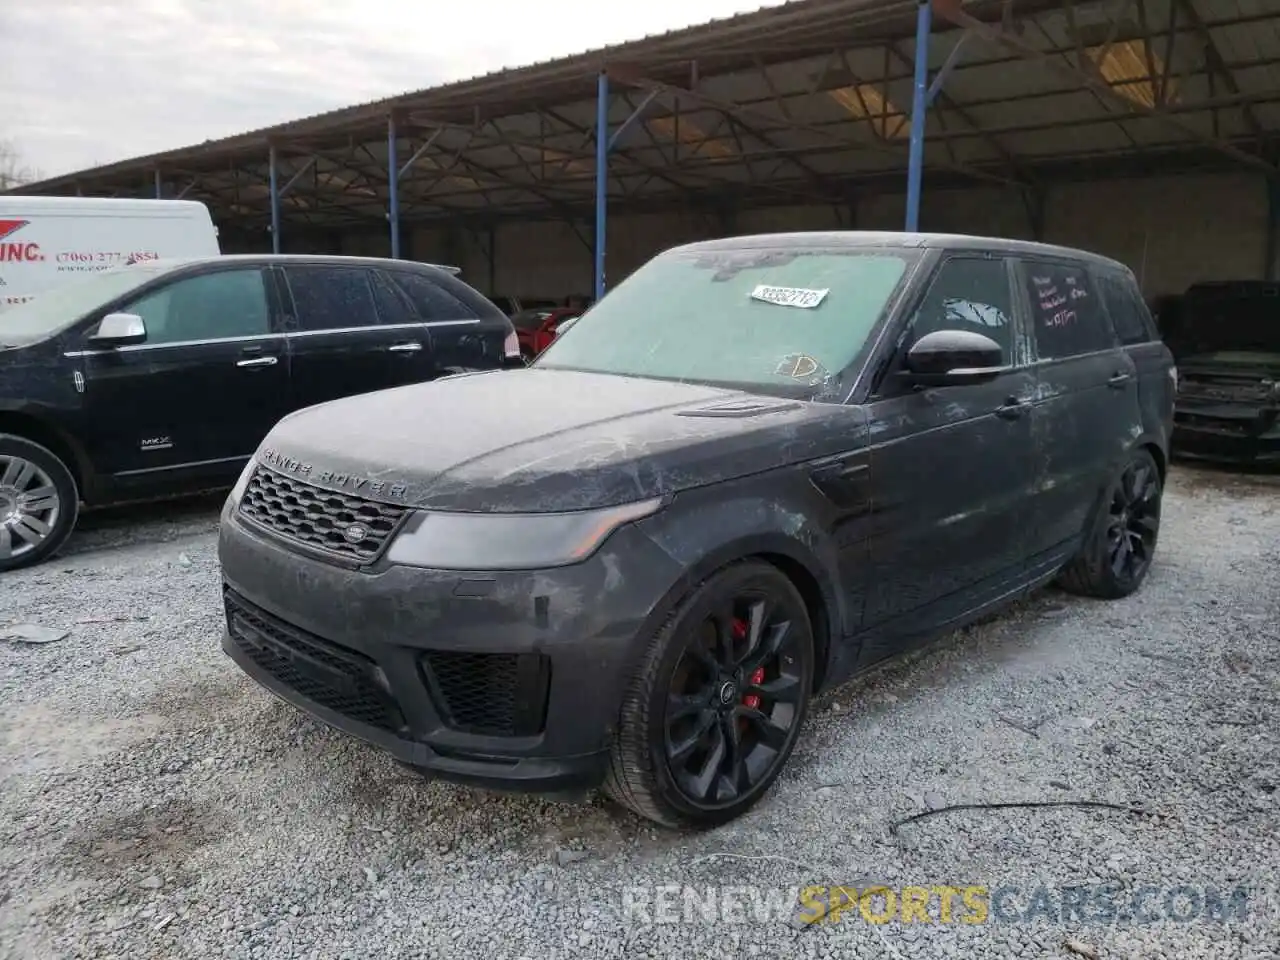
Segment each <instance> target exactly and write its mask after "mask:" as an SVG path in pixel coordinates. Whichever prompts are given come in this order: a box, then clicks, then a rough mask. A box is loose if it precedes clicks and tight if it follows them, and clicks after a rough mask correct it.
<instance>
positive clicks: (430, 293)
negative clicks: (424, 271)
mask: <svg viewBox="0 0 1280 960" xmlns="http://www.w3.org/2000/svg"><path fill="white" fill-rule="evenodd" d="M391 277H392V279H393V280H394V281H395V284H396V286H398V287H399V288H400V289H401V290H403V291H404V293H405V295H406V296H407V297H408V298H409V300H410V302H412V303H413V306H414V309H415V310H417V311H418V316H420V317H421V318H422V319H423V320H425V321H426V322H427V323H438V322H440V321H442V320H474V319H476V315H475V311H473V310H472V309H471V308H470V307H468V306H467V305H466V304H465V303H463V302H462V301H461V300H459V299H458V298H457V297H455V296H454V295H453V294H452V293H450V292H449V291H448V290H445V289H444V288H443V287H441V286H440V285H439V284H438V283H436V282H435V281H434V280H432V279H431V278H430V277H424V276H422V275H421V274H418V273H408V272H405V273H393V274H392V275H391Z"/></svg>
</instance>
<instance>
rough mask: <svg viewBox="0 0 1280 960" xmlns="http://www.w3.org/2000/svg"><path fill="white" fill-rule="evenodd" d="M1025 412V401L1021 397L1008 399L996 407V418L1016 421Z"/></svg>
mask: <svg viewBox="0 0 1280 960" xmlns="http://www.w3.org/2000/svg"><path fill="white" fill-rule="evenodd" d="M1026 412H1027V401H1025V400H1023V399H1022V398H1021V397H1010V398H1009V399H1007V400H1006V401H1005V402H1004V403H1002V404H1000V406H998V407H996V416H997V417H999V418H1000V419H1002V420H1017V419H1018V418H1019V417H1020V416H1022V415H1023V414H1024V413H1026Z"/></svg>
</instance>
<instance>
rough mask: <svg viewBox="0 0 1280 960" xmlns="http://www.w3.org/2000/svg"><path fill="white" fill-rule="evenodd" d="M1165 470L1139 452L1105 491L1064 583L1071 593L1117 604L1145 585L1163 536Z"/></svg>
mask: <svg viewBox="0 0 1280 960" xmlns="http://www.w3.org/2000/svg"><path fill="white" fill-rule="evenodd" d="M1163 492H1164V491H1163V486H1162V484H1161V481H1160V468H1159V467H1158V466H1156V461H1155V459H1154V458H1153V457H1152V456H1151V454H1150V453H1149V452H1147V451H1146V450H1145V449H1140V450H1135V451H1134V452H1133V453H1132V454H1131V455H1130V458H1129V460H1128V462H1127V463H1126V464H1125V465H1124V467H1122V468H1121V470H1120V472H1119V473H1118V474H1117V475H1116V476H1115V477H1114V478H1113V479H1112V481H1111V483H1110V484H1109V485H1108V487H1107V489H1106V490H1105V491H1104V492H1103V495H1102V501H1101V503H1100V504H1099V509H1098V511H1097V517H1096V519H1095V521H1094V525H1093V530H1092V531H1091V532H1090V534H1089V536H1088V537H1087V538H1086V540H1085V543H1084V546H1083V548H1082V549H1081V551H1080V554H1079V556H1077V557H1076V558H1075V560H1073V561H1072V562H1071V563H1070V564H1069V565H1068V566H1067V567H1066V568H1065V569H1064V570H1063V571H1062V574H1061V576H1060V578H1059V582H1060V583H1061V585H1062V587H1063V588H1064V589H1066V590H1068V591H1070V592H1071V593H1078V594H1081V595H1083V596H1089V597H1099V598H1101V599H1104V600H1117V599H1119V598H1120V597H1127V596H1128V595H1129V594H1131V593H1133V592H1134V591H1135V590H1137V589H1138V587H1140V586H1141V585H1142V581H1143V580H1144V579H1146V576H1147V571H1148V570H1150V569H1151V561H1152V559H1153V558H1154V557H1155V551H1156V539H1157V538H1158V536H1159V533H1160V499H1161V496H1162V495H1163Z"/></svg>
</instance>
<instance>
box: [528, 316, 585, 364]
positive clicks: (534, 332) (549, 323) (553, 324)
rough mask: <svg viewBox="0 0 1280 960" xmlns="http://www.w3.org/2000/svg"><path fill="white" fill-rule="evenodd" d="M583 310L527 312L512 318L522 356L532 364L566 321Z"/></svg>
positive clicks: (549, 344)
mask: <svg viewBox="0 0 1280 960" xmlns="http://www.w3.org/2000/svg"><path fill="white" fill-rule="evenodd" d="M581 313H582V311H581V310H575V309H572V308H570V307H554V308H551V309H546V310H525V311H523V312H521V313H517V314H516V315H515V316H514V317H512V318H511V322H512V324H513V325H514V326H515V328H516V336H517V337H518V338H519V340H520V355H521V356H523V357H524V358H525V361H526V362H531V361H532V360H533V358H534V357H536V356H537V355H538V354H540V353H541V352H542V351H543V350H545V349H547V347H549V346H551V343H552V341H553V340H555V338H556V330H557V329H559V327H560V324H562V323H564V322H565V321H566V320H572V319H573V318H574V317H577V316H579V315H580V314H581Z"/></svg>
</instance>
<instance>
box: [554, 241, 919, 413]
mask: <svg viewBox="0 0 1280 960" xmlns="http://www.w3.org/2000/svg"><path fill="white" fill-rule="evenodd" d="M918 256H919V254H918V253H917V252H916V251H913V250H905V249H904V250H897V249H878V250H872V249H866V248H860V249H859V248H855V249H844V250H829V249H802V248H775V249H768V248H740V249H726V250H702V251H700V250H696V249H694V250H675V251H670V252H668V253H665V254H663V255H661V256H659V257H656V258H655V259H653V260H650V261H649V262H648V263H647V264H645V265H644V266H643V267H641V268H640V269H639V270H637V271H636V272H635V273H633V274H632V275H631V276H630V277H628V278H627V279H626V280H625V281H623V282H622V283H621V284H619V285H618V287H617V288H615V289H614V290H613V291H611V292H610V293H609V295H608V296H606V297H604V298H603V299H602V300H601V301H600V302H599V303H597V304H596V305H595V306H594V307H592V308H591V309H590V310H588V311H587V312H586V313H584V314H582V316H581V319H579V320H578V321H577V322H576V323H574V324H573V326H572V328H570V329H565V330H564V331H563V333H562V335H561V336H560V337H559V338H557V340H556V341H555V342H554V343H553V344H552V346H551V347H550V348H549V349H548V350H547V351H546V352H545V353H543V354H542V355H541V356H540V357H539V358H538V360H537V361H536V363H535V366H537V367H540V368H553V369H569V370H582V371H587V372H592V373H610V374H618V375H622V376H633V377H647V378H653V379H661V380H678V381H682V382H689V383H705V384H711V385H721V386H730V387H735V388H739V389H746V390H755V391H762V392H766V393H777V394H781V395H788V396H797V397H806V398H813V399H834V398H835V397H837V396H838V395H839V393H840V391H839V390H838V389H834V387H833V385H835V384H836V383H837V382H838V379H839V374H841V372H842V371H845V370H846V369H847V368H849V367H850V365H851V364H853V362H854V361H855V359H857V358H858V357H859V355H860V354H861V353H862V352H863V351H864V349H865V347H866V346H867V343H868V340H869V338H870V335H871V333H872V331H873V330H874V329H875V328H876V325H877V324H878V323H879V321H880V319H881V317H882V316H883V315H884V313H885V310H886V308H887V307H888V306H889V305H890V303H891V301H892V299H893V297H894V294H895V292H896V290H897V289H898V286H899V284H900V283H901V282H902V279H903V277H904V275H905V274H906V272H907V268H908V267H909V266H910V265H911V264H912V263H913V262H914V260H915V258H916V257H918Z"/></svg>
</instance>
